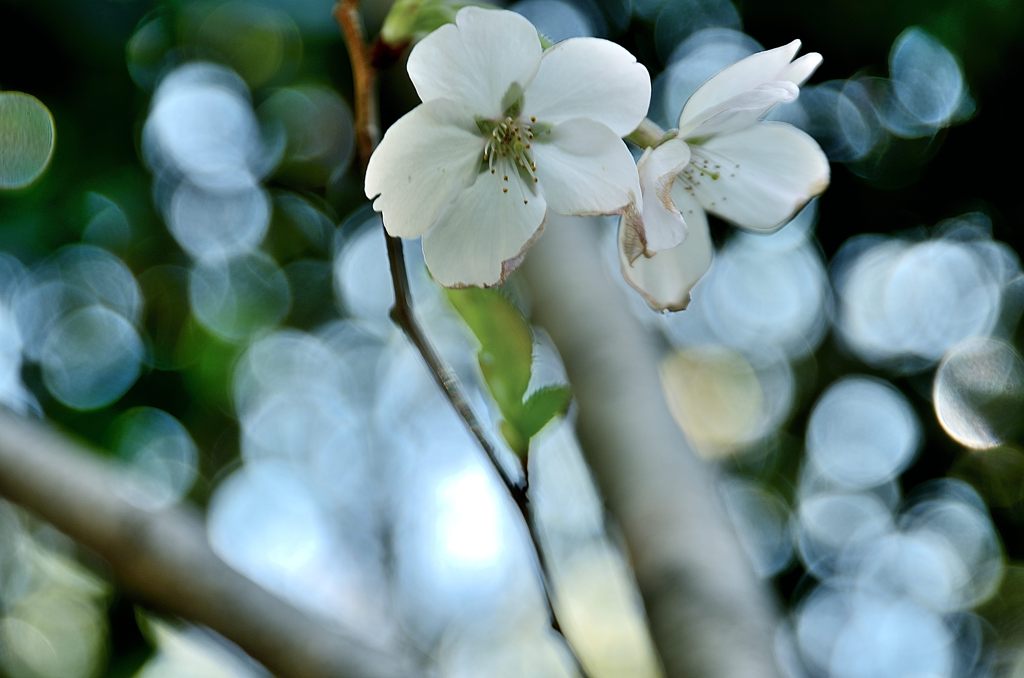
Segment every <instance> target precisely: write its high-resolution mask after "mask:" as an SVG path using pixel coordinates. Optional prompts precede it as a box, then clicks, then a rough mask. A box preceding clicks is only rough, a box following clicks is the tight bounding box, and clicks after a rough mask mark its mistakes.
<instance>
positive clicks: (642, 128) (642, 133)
mask: <svg viewBox="0 0 1024 678" xmlns="http://www.w3.org/2000/svg"><path fill="white" fill-rule="evenodd" d="M669 134H670V132H666V131H665V130H663V129H661V127H659V126H658V124H657V123H656V122H654V121H653V120H651V119H650V118H644V119H643V120H642V121H640V125H639V126H638V127H637V128H636V129H635V130H633V131H632V132H630V133H629V134H628V135H627V136H626V141H631V142H633V143H634V144H636V145H637V146H639V147H640V148H648V147H650V148H653V147H655V146H658V145H659V144H660V143H661V142H663V141H665V140H666V138H667V137H668V136H669Z"/></svg>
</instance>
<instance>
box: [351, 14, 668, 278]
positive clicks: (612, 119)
mask: <svg viewBox="0 0 1024 678" xmlns="http://www.w3.org/2000/svg"><path fill="white" fill-rule="evenodd" d="M409 76H410V77H411V78H412V82H413V85H414V86H415V87H416V92H417V94H419V96H420V99H422V101H423V103H421V104H420V105H419V106H417V107H416V108H414V109H413V110H412V111H410V112H409V113H408V114H406V115H405V116H403V117H402V118H401V119H399V120H398V121H397V122H396V123H395V124H394V125H392V126H391V128H390V129H388V131H387V133H386V134H385V135H384V138H383V140H382V141H381V144H380V146H379V147H378V148H377V150H376V151H375V152H374V154H373V156H372V157H371V158H370V163H369V167H368V169H367V172H366V184H365V191H366V195H367V197H369V198H376V200H374V203H373V206H374V209H376V210H377V211H379V212H381V213H382V215H383V219H384V226H385V228H386V229H387V231H388V233H389V234H391V235H392V236H395V237H402V238H416V237H419V236H422V237H423V254H424V258H425V260H426V264H427V268H428V269H429V270H430V272H431V274H432V275H433V276H434V278H435V279H436V280H437V281H438V282H440V283H441V284H442V285H446V286H449V287H460V286H467V285H480V286H489V285H495V284H498V283H500V282H502V281H503V280H504V279H505V277H506V276H507V275H508V274H509V273H510V272H511V271H512V270H513V269H514V268H515V267H516V266H517V265H518V264H519V262H520V260H521V259H522V255H523V253H524V252H525V251H526V249H527V248H528V247H529V246H530V245H531V244H532V243H533V241H534V240H535V239H536V238H537V237H538V236H539V235H540V232H541V229H542V227H543V224H544V220H545V215H546V214H547V212H548V210H553V211H554V212H557V213H559V214H573V215H580V214H615V213H620V212H622V211H623V210H624V209H625V208H626V206H628V205H630V204H631V203H634V202H635V201H637V200H639V199H640V185H639V181H638V177H637V172H636V168H635V166H634V164H633V159H632V156H631V155H630V153H629V150H628V149H627V148H626V145H625V144H624V143H623V141H622V139H621V137H622V136H624V135H626V134H629V133H630V132H632V131H633V130H634V129H635V128H636V127H637V126H638V125H639V124H640V122H641V120H643V118H644V116H645V115H646V113H647V107H648V105H649V103H650V95H651V81H650V76H649V75H648V73H647V69H646V68H644V67H643V66H642V65H641V64H639V63H637V61H636V59H635V58H634V57H633V56H632V55H631V54H630V53H629V52H628V51H626V50H625V49H623V48H622V47H620V46H618V45H616V44H615V43H612V42H609V41H607V40H600V39H596V38H573V39H570V40H566V41H564V42H560V43H558V44H556V45H554V46H553V47H550V48H548V49H546V50H545V49H543V48H542V46H541V42H540V38H539V36H538V34H537V31H536V29H535V28H534V27H533V25H532V24H531V23H530V22H529V21H527V20H526V19H525V18H523V17H522V16H520V15H518V14H515V13H513V12H508V11H504V10H485V9H480V8H476V7H466V8H464V9H462V10H460V11H459V13H458V14H457V15H456V20H455V23H454V24H448V25H445V26H442V27H441V28H439V29H438V30H436V31H434V32H433V33H431V34H430V35H428V36H427V37H426V38H424V39H423V41H422V42H420V43H419V44H418V45H416V47H415V48H414V49H413V51H412V53H411V54H410V56H409Z"/></svg>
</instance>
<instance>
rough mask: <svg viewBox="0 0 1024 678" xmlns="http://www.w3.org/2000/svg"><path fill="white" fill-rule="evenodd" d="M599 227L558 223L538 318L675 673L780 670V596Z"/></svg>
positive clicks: (537, 296) (536, 279) (535, 257)
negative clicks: (757, 563) (727, 502)
mask: <svg viewBox="0 0 1024 678" xmlns="http://www.w3.org/2000/svg"><path fill="white" fill-rule="evenodd" d="M591 225H592V222H590V221H582V220H564V221H563V220H558V223H555V224H552V225H551V226H550V228H548V229H547V232H546V233H545V234H544V237H543V238H542V239H541V240H540V242H539V243H538V245H537V247H535V249H534V251H533V252H532V253H531V256H530V257H528V258H527V260H526V263H525V264H524V266H525V268H526V271H527V275H528V277H529V281H530V285H531V287H532V289H533V292H534V294H533V295H532V297H533V300H534V314H535V317H536V319H537V320H538V321H539V323H540V324H541V325H543V326H545V327H546V328H547V329H548V331H549V332H550V334H551V337H552V339H553V340H554V342H555V344H556V345H557V347H558V349H559V351H560V352H561V354H562V357H563V359H564V360H565V365H566V369H567V370H568V373H569V379H570V381H571V383H572V385H573V392H574V393H575V395H576V398H577V401H578V403H579V419H578V422H577V429H578V432H579V436H580V442H581V444H582V447H583V452H584V455H585V457H586V459H587V462H588V464H589V466H590V468H591V470H592V472H593V473H594V476H595V479H596V481H597V484H598V486H599V488H600V489H601V492H602V495H603V496H604V499H605V501H606V503H607V506H608V509H609V511H610V512H611V514H612V515H613V516H614V517H615V519H616V520H617V521H618V524H619V526H620V527H621V528H622V531H623V534H624V537H625V541H626V545H627V547H628V550H629V555H630V559H631V562H632V565H633V568H634V571H635V573H636V577H637V583H638V584H639V587H640V592H641V594H642V596H643V601H644V605H645V607H646V613H647V617H648V621H649V623H650V628H651V634H652V636H653V640H654V644H655V647H656V648H657V650H658V654H659V655H660V657H661V660H662V663H663V666H664V668H665V672H666V674H667V675H669V676H672V677H673V678H675V677H677V676H694V677H699V678H734V677H735V676H744V678H762V677H763V678H768V677H770V676H776V675H778V671H777V669H776V663H775V658H774V653H773V649H772V647H773V646H772V642H773V632H774V629H775V627H776V623H775V621H776V620H775V619H774V615H775V612H774V610H773V603H772V600H771V598H770V594H769V593H768V592H767V591H766V590H765V587H764V586H763V585H762V584H761V582H760V581H758V579H757V578H756V577H755V575H754V573H753V570H752V569H751V567H750V565H749V563H748V561H747V556H746V554H745V553H744V552H743V551H742V549H741V546H740V544H739V542H738V541H737V538H736V535H735V534H734V532H733V530H732V528H731V526H730V525H729V522H728V518H727V516H726V514H725V510H724V508H723V507H722V505H721V502H720V501H719V497H718V496H717V493H716V485H715V478H714V471H713V469H711V468H709V467H707V466H705V465H704V464H703V463H702V462H701V461H700V460H699V459H697V458H696V457H695V456H694V454H693V452H692V451H691V449H690V447H689V446H688V444H687V443H686V440H685V439H684V437H683V434H682V432H681V431H680V430H679V428H678V426H677V425H676V423H675V421H674V420H673V419H672V417H671V415H670V414H669V411H668V408H667V406H666V405H665V401H664V397H663V395H662V390H661V384H660V379H659V375H658V357H657V353H656V351H655V348H654V345H653V341H652V337H651V336H650V335H649V333H648V331H647V330H646V329H645V328H644V327H643V326H642V325H641V324H640V323H639V322H638V321H637V320H636V319H635V318H634V317H633V316H632V315H631V314H630V312H629V308H628V306H627V304H626V298H625V296H624V291H623V290H622V289H621V288H620V287H619V286H618V285H616V283H615V281H613V280H612V279H611V277H610V276H609V275H608V273H607V271H606V270H605V264H604V262H605V259H606V256H605V254H604V252H603V251H602V249H601V247H600V244H601V243H600V242H598V238H597V237H596V233H593V232H591V231H590V230H588V228H587V227H588V226H591Z"/></svg>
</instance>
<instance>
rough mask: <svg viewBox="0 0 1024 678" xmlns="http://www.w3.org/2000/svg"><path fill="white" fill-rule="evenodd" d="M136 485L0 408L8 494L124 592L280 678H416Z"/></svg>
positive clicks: (0, 450)
mask: <svg viewBox="0 0 1024 678" xmlns="http://www.w3.org/2000/svg"><path fill="white" fill-rule="evenodd" d="M133 483H134V481H133V479H132V478H131V476H129V475H128V474H127V473H126V472H125V471H123V470H121V469H119V468H117V467H116V466H114V465H112V464H110V463H108V462H106V461H104V460H103V459H102V458H101V457H99V456H98V455H96V454H94V453H92V452H90V451H89V450H87V449H85V448H83V447H82V446H80V445H78V444H77V443H75V442H72V441H71V440H70V439H68V438H66V437H64V436H62V435H60V434H58V433H56V432H55V431H53V430H52V429H49V428H47V427H45V426H43V425H41V424H38V423H33V422H30V421H27V420H24V419H21V418H18V417H15V416H14V415H12V414H10V413H8V412H5V411H3V410H0V497H3V498H4V499H7V500H9V501H12V502H14V503H15V504H18V505H20V506H22V507H24V508H26V509H28V510H29V511H31V512H33V513H35V514H36V515H38V516H39V517H41V518H43V519H44V520H46V521H48V522H50V523H52V524H53V525H54V526H55V527H57V528H58V529H59V530H61V531H62V532H64V533H65V534H67V535H68V536H69V537H71V538H72V539H74V540H75V541H77V542H79V543H80V544H82V545H83V546H85V547H86V548H88V549H89V550H91V551H93V552H94V553H96V555H98V556H99V557H100V558H102V559H103V560H104V561H106V562H107V563H108V564H109V566H110V570H111V572H112V573H113V575H114V577H116V579H117V580H118V582H119V583H120V584H121V586H123V587H124V589H125V590H126V591H128V592H130V593H132V594H134V595H136V596H138V597H139V598H140V599H141V600H143V601H145V602H146V603H148V604H149V605H152V606H154V607H156V608H157V609H159V610H161V611H164V612H168V613H171V614H175V615H178V616H180V617H182V618H183V619H186V620H188V621H191V622H195V623H198V624H203V625H205V626H208V627H210V628H211V629H213V630H214V631H217V632H218V633H220V634H221V635H223V636H224V637H225V638H227V639H229V640H231V641H233V642H234V643H236V644H237V645H238V646H239V647H240V648H242V649H243V650H244V651H245V652H247V653H248V654H249V655H251V656H252V657H253V658H254V659H256V660H258V661H259V662H261V663H262V664H263V665H264V666H266V667H267V668H268V669H269V670H270V671H272V672H273V673H274V674H275V675H278V676H294V677H296V678H321V677H323V678H336V677H339V676H351V677H353V678H399V677H404V676H412V675H418V673H419V672H418V670H417V669H416V668H415V666H414V665H413V664H412V663H411V662H410V661H407V660H406V659H405V658H404V657H402V656H400V655H399V654H396V653H395V652H393V651H392V650H390V649H388V648H384V647H373V646H371V645H370V644H369V642H368V641H360V640H357V639H355V638H353V637H351V636H350V635H348V634H347V633H346V632H344V631H343V630H342V629H340V628H338V627H337V626H336V625H335V624H334V623H333V622H332V621H330V620H328V619H324V618H321V617H318V616H316V615H314V614H311V613H307V612H304V611H302V610H300V609H298V608H296V607H294V606H292V605H291V604H290V603H287V602H285V601H283V600H281V599H280V598H277V597H275V596H274V595H273V594H271V593H269V592H268V591H266V590H265V589H262V588H260V587H259V586H257V585H256V584H255V583H253V582H252V581H250V580H249V579H246V578H245V577H244V576H243V575H241V574H239V573H238V572H236V571H235V570H233V569H231V568H230V567H228V566H227V565H226V564H225V563H224V562H223V561H222V560H221V559H220V558H218V557H217V555H216V554H215V553H214V552H213V550H212V549H211V548H210V545H209V543H208V542H207V538H206V530H205V528H204V526H203V524H202V521H201V520H200V518H199V517H198V516H197V514H196V512H195V511H193V510H190V509H189V508H187V507H185V506H177V507H171V508H167V509H162V510H158V511H152V510H147V509H144V508H140V507H139V506H137V505H136V504H134V503H133V502H132V501H130V500H129V499H128V497H130V496H131V493H130V490H131V489H132V486H133Z"/></svg>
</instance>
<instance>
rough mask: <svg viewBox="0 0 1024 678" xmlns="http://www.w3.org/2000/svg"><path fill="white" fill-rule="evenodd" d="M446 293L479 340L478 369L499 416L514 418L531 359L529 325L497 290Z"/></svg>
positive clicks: (519, 407)
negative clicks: (499, 410)
mask: <svg viewBox="0 0 1024 678" xmlns="http://www.w3.org/2000/svg"><path fill="white" fill-rule="evenodd" d="M447 294H448V301H449V302H450V303H451V304H452V306H454V307H455V310H456V311H458V313H459V315H460V316H462V319H463V321H464V322H465V323H466V325H468V326H469V329H470V330H471V331H472V332H473V335H474V336H475V337H476V339H477V341H479V342H480V351H479V353H478V356H477V357H478V359H479V361H480V371H481V372H482V373H483V376H484V381H485V382H486V383H487V388H488V389H490V391H491V395H492V396H494V400H495V401H496V402H497V403H498V407H499V408H500V409H501V413H502V415H503V416H504V417H505V419H507V420H512V421H516V420H518V418H519V414H520V411H521V410H522V408H523V396H525V395H526V388H527V387H528V386H529V384H530V365H531V363H532V362H533V336H532V335H531V333H530V326H529V325H528V324H527V323H526V320H525V319H524V318H523V316H522V314H521V313H520V312H519V309H517V308H516V307H515V306H513V305H512V303H511V302H510V301H509V300H508V299H506V298H505V297H504V296H503V295H502V294H501V292H498V291H497V290H494V289H485V288H481V287H467V288H464V289H449V290H447Z"/></svg>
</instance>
